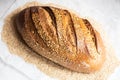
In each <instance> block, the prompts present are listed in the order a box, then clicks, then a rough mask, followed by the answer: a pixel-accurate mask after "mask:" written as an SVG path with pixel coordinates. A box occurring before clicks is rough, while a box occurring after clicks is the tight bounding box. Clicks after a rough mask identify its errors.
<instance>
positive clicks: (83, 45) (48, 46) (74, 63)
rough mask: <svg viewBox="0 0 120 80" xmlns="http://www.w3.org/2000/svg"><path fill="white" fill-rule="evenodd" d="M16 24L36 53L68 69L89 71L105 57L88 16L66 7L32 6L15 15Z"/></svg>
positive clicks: (98, 35) (97, 33)
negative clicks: (76, 13) (73, 11)
mask: <svg viewBox="0 0 120 80" xmlns="http://www.w3.org/2000/svg"><path fill="white" fill-rule="evenodd" d="M15 23H16V27H17V30H18V32H19V33H20V35H21V37H22V39H23V40H24V41H25V43H26V44H27V45H28V46H29V47H30V48H32V50H33V51H35V52H36V53H37V54H39V55H41V56H43V57H45V58H47V59H49V60H51V61H53V62H55V63H57V64H59V65H61V66H64V67H66V68H68V69H70V70H73V71H76V72H83V73H91V72H94V71H97V70H99V69H100V68H101V67H102V65H103V63H104V60H105V47H104V44H103V42H102V39H101V37H100V34H99V32H97V31H96V30H95V29H94V28H93V26H92V25H91V24H90V22H89V21H88V20H87V19H83V18H79V17H78V16H76V15H75V14H73V13H71V12H69V11H68V10H64V9H60V8H55V7H50V6H33V7H29V8H26V9H24V10H23V11H21V12H20V13H18V14H17V15H16V20H15Z"/></svg>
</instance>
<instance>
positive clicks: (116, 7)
mask: <svg viewBox="0 0 120 80" xmlns="http://www.w3.org/2000/svg"><path fill="white" fill-rule="evenodd" d="M1 1H2V0H0V2H1ZM28 1H30V0H17V1H15V2H14V4H13V5H12V6H10V7H9V9H8V10H7V11H5V13H4V15H3V16H2V17H0V34H1V31H2V27H3V23H4V18H5V16H6V15H7V14H9V13H10V12H12V11H13V10H14V9H16V8H18V7H20V6H21V5H24V4H25V3H26V2H28ZM37 1H39V2H40V3H54V4H58V5H61V6H64V7H66V8H68V9H71V10H74V11H76V12H77V13H79V14H80V15H82V16H87V17H90V18H93V19H94V20H96V21H97V22H99V23H100V24H101V25H102V26H104V30H105V31H106V33H107V35H108V37H109V38H110V40H111V44H112V45H113V47H114V48H115V51H116V55H117V57H118V58H119V60H120V53H119V50H120V46H119V45H120V0H37ZM2 2H3V1H2ZM7 3H10V2H9V0H8V2H7ZM5 4H6V2H5ZM3 8H5V7H3ZM119 79H120V68H117V69H116V70H115V72H114V74H112V75H111V76H110V77H109V78H108V80H119ZM0 80H56V79H52V78H50V77H49V76H47V75H45V74H44V73H42V72H40V71H39V70H38V69H37V68H36V67H35V66H34V65H32V64H28V63H25V62H24V60H23V59H21V58H20V57H18V56H15V55H12V54H10V53H9V51H8V48H7V47H6V45H5V43H3V42H2V40H1V35H0Z"/></svg>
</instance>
